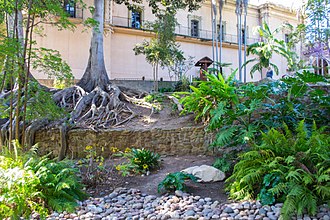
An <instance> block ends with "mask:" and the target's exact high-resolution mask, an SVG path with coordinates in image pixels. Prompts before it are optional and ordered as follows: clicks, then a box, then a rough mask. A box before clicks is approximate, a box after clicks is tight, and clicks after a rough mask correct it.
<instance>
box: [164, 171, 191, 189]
mask: <svg viewBox="0 0 330 220" xmlns="http://www.w3.org/2000/svg"><path fill="white" fill-rule="evenodd" d="M187 179H191V180H192V181H194V182H196V181H197V179H196V177H195V176H194V175H192V174H186V173H182V172H175V173H170V174H168V175H167V176H166V177H165V179H164V180H163V181H162V182H160V183H159V184H158V192H161V191H162V190H163V189H165V190H166V191H175V190H181V191H185V190H186V185H185V183H184V182H185V180H187Z"/></svg>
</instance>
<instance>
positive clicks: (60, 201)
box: [0, 143, 86, 219]
mask: <svg viewBox="0 0 330 220" xmlns="http://www.w3.org/2000/svg"><path fill="white" fill-rule="evenodd" d="M13 147H14V149H13V151H8V150H6V149H3V152H2V156H0V174H1V175H0V201H1V203H0V218H1V219H4V218H13V219H19V217H21V216H23V217H25V218H30V215H31V214H32V213H38V214H39V215H40V216H41V217H42V218H43V217H46V215H47V214H48V212H49V211H50V210H54V211H64V210H66V211H74V210H75V209H74V208H75V207H76V206H77V201H78V200H82V199H84V198H86V194H85V193H84V192H83V185H82V184H81V183H80V179H79V178H78V177H77V172H78V170H76V169H74V168H73V164H72V163H71V162H70V161H60V162H58V161H56V160H54V159H50V158H49V157H48V156H43V157H38V156H37V155H36V148H33V149H32V150H30V151H29V152H25V153H23V151H22V150H21V149H20V148H19V145H18V144H17V143H15V144H13Z"/></svg>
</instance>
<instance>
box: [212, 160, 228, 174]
mask: <svg viewBox="0 0 330 220" xmlns="http://www.w3.org/2000/svg"><path fill="white" fill-rule="evenodd" d="M213 166H214V167H215V168H217V169H219V170H221V171H222V172H224V173H226V172H228V171H230V170H231V166H232V163H231V162H230V161H229V160H228V159H227V158H223V157H222V158H217V159H216V161H215V162H214V163H213Z"/></svg>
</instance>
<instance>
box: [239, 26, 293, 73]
mask: <svg viewBox="0 0 330 220" xmlns="http://www.w3.org/2000/svg"><path fill="white" fill-rule="evenodd" d="M280 30H281V29H280V28H277V29H276V30H275V31H273V32H272V31H271V30H270V29H269V27H268V25H267V24H266V23H263V26H262V27H260V26H259V27H258V32H259V35H260V37H262V38H263V39H264V41H262V42H256V43H253V44H251V45H249V46H248V48H247V55H248V56H249V55H250V54H253V55H256V56H257V57H256V58H253V59H250V60H248V61H246V62H245V63H244V65H243V66H246V65H247V64H248V63H251V62H257V63H256V64H254V65H253V66H252V68H251V70H250V74H251V76H253V73H255V72H256V71H259V72H260V74H261V76H262V69H263V68H268V67H269V66H271V67H273V69H274V71H275V73H276V74H277V75H278V74H279V69H278V67H277V66H276V65H275V64H274V63H272V62H271V61H270V59H271V58H272V56H273V54H274V53H277V54H279V55H281V56H283V57H285V58H286V60H287V62H288V65H293V62H294V59H293V58H292V53H293V52H292V51H290V50H289V48H288V46H287V45H286V43H285V42H284V41H283V40H278V39H276V38H275V36H274V35H275V34H276V33H278V32H279V31H280Z"/></svg>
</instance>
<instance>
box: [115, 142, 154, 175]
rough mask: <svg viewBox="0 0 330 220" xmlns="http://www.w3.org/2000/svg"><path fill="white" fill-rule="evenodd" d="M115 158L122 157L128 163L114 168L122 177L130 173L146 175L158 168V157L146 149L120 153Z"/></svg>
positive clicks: (128, 150)
mask: <svg viewBox="0 0 330 220" xmlns="http://www.w3.org/2000/svg"><path fill="white" fill-rule="evenodd" d="M116 156H123V157H125V158H127V159H128V162H126V163H122V164H120V165H118V166H117V167H116V169H117V170H119V171H121V172H122V174H123V175H124V176H126V175H128V174H129V173H130V172H133V173H147V172H148V171H151V170H153V169H155V168H157V167H159V158H160V155H159V154H157V153H154V152H152V151H150V150H147V149H144V148H142V149H135V148H132V149H129V148H127V149H126V150H125V152H120V153H118V154H116Z"/></svg>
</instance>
